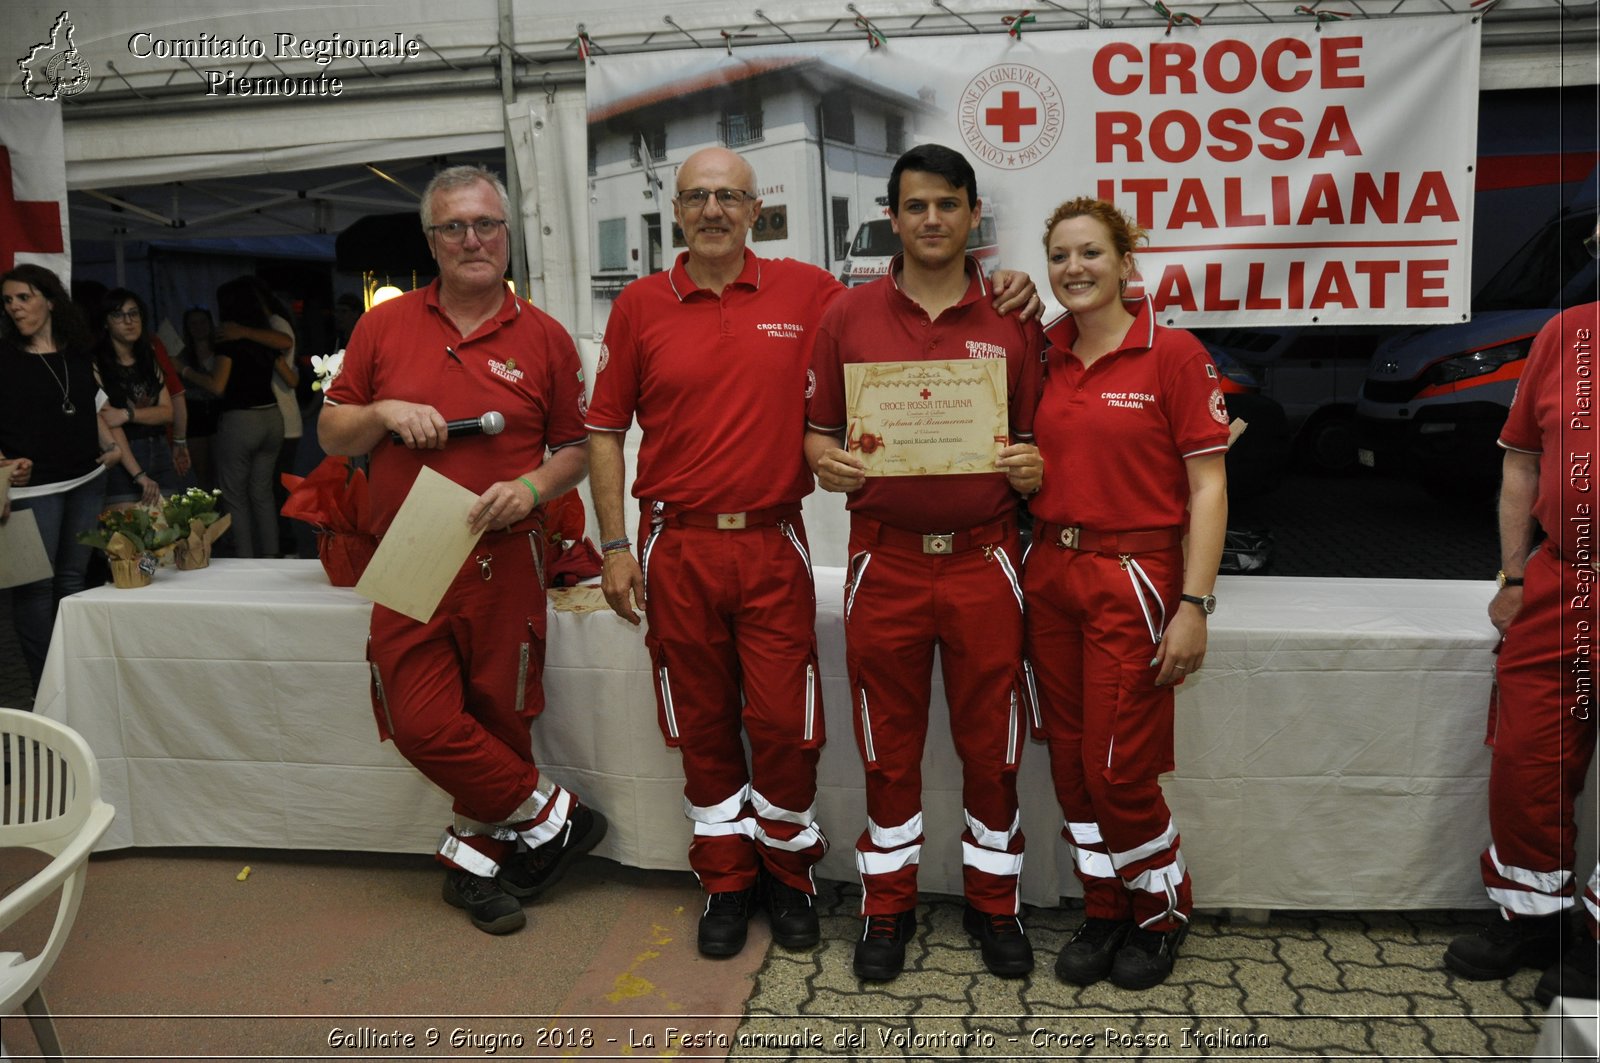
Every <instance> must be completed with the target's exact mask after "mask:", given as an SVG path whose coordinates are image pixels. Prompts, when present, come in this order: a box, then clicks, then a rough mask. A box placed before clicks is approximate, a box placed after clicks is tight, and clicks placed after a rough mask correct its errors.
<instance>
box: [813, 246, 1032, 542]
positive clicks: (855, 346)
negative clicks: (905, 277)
mask: <svg viewBox="0 0 1600 1063" xmlns="http://www.w3.org/2000/svg"><path fill="white" fill-rule="evenodd" d="M901 260H902V256H898V255H897V256H896V257H895V259H894V261H893V262H892V263H890V266H889V273H888V275H887V276H884V277H882V278H880V279H878V280H876V281H873V282H872V283H870V284H866V285H863V286H862V287H859V288H853V289H851V290H849V291H847V292H846V293H845V294H843V295H841V296H840V297H839V298H838V300H837V301H835V303H834V304H833V305H832V306H831V307H829V308H828V312H827V313H826V314H824V315H823V316H822V325H821V328H820V329H819V331H818V333H817V342H816V347H815V349H814V351H813V353H812V358H811V368H812V372H813V373H814V374H815V375H816V381H817V383H816V391H815V393H814V394H813V395H812V397H811V401H810V403H809V404H808V406H807V409H806V422H807V424H808V425H810V427H812V428H813V429H815V430H817V431H819V432H828V433H830V434H833V435H837V436H842V435H843V434H844V431H845V427H846V422H847V420H848V417H847V415H846V412H845V400H844V366H845V365H848V364H851V363H857V362H915V361H921V362H931V361H948V360H951V359H956V358H1003V359H1005V363H1006V390H1007V411H1008V413H1009V415H1010V420H1011V437H1012V439H1013V440H1014V441H1016V442H1022V443H1029V442H1032V441H1033V411H1034V407H1035V405H1036V404H1037V402H1038V394H1039V391H1038V388H1039V359H1038V353H1039V351H1040V349H1041V348H1042V347H1043V346H1044V336H1043V334H1042V332H1041V331H1040V329H1039V326H1038V324H1037V323H1036V322H1029V323H1027V324H1024V323H1022V322H1019V321H1018V320H1017V315H1015V314H1010V315H1007V316H1006V317H1001V316H1000V315H999V314H998V313H996V312H995V309H994V306H993V305H992V301H993V298H994V295H993V293H992V292H991V291H990V290H989V286H988V284H987V283H985V281H984V278H983V271H982V270H981V269H980V268H979V267H978V264H977V263H976V262H975V261H974V260H973V259H972V258H970V257H969V258H968V259H967V291H966V294H965V295H963V296H962V297H961V301H960V302H958V303H957V304H956V305H955V306H952V307H950V308H948V309H946V310H945V311H944V312H943V313H941V314H940V315H939V317H938V319H937V320H930V319H929V318H928V313H927V311H925V310H924V309H922V307H921V306H919V305H918V304H917V303H916V301H915V300H913V299H912V298H911V297H910V296H908V295H906V293H905V292H903V291H901V290H900V283H899V277H900V265H901ZM1046 471H1047V472H1048V466H1046ZM1015 505H1016V498H1015V496H1014V495H1013V494H1012V491H1011V485H1010V484H1009V483H1007V482H1006V476H1005V473H1003V472H999V471H996V472H994V473H992V474H990V473H970V474H963V475H954V476H869V477H868V478H867V482H866V484H865V485H863V486H862V487H861V488H860V489H859V490H856V491H852V492H850V493H849V494H848V495H846V496H845V506H846V508H848V509H851V510H854V511H856V512H858V513H862V514H864V515H866V516H869V517H872V518H874V519H875V520H880V521H883V522H884V523H885V524H891V525H894V526H895V527H898V528H906V529H908V530H911V531H918V532H947V531H961V530H963V529H966V528H971V527H974V526H976V525H979V524H984V523H987V522H988V521H991V520H995V519H996V518H998V517H1001V516H1004V515H1006V514H1008V513H1010V512H1012V510H1013V508H1014V507H1015Z"/></svg>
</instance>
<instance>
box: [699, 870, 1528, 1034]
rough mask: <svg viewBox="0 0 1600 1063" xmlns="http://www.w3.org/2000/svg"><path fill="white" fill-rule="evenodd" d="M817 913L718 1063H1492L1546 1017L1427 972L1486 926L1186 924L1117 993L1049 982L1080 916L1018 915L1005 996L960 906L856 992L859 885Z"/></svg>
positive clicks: (826, 898)
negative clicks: (1024, 972)
mask: <svg viewBox="0 0 1600 1063" xmlns="http://www.w3.org/2000/svg"><path fill="white" fill-rule="evenodd" d="M821 899H822V902H823V944H822V946H821V947H820V948H819V949H817V950H816V951H814V952H810V953H788V952H785V951H784V950H782V949H779V948H776V947H774V948H773V949H772V950H771V951H770V952H769V954H768V956H767V960H766V963H765V964H764V965H763V966H762V968H761V970H760V971H759V972H758V974H757V976H756V985H755V991H754V992H753V993H752V994H751V997H750V1002H749V1005H748V1007H747V1010H746V1014H745V1020H744V1022H743V1024H742V1025H741V1026H740V1028H739V1035H740V1036H739V1038H738V1040H737V1043H736V1045H735V1048H734V1050H733V1051H732V1052H731V1054H730V1056H729V1058H731V1059H758V1058H759V1059H774V1058H776V1059H811V1058H830V1059H841V1060H875V1059H900V1058H904V1059H929V1058H960V1059H994V1060H1002V1059H1064V1058H1093V1057H1102V1058H1103V1057H1116V1056H1135V1055H1141V1054H1148V1055H1153V1056H1161V1055H1174V1056H1185V1057H1193V1056H1199V1055H1205V1056H1218V1057H1231V1058H1236V1059H1250V1058H1259V1059H1266V1058H1275V1059H1285V1058H1288V1059H1299V1058H1307V1057H1321V1058H1328V1057H1347V1058H1348V1057H1359V1058H1370V1057H1383V1058H1390V1059H1394V1058H1413V1059H1417V1058H1422V1059H1435V1058H1446V1057H1449V1058H1456V1059H1482V1058H1504V1057H1508V1056H1510V1057H1516V1056H1526V1055H1528V1054H1529V1053H1530V1052H1531V1051H1532V1049H1533V1046H1534V1042H1535V1040H1536V1038H1537V1036H1538V1030H1539V1024H1540V1022H1541V1020H1542V1018H1543V1014H1544V1009H1543V1008H1541V1007H1539V1006H1538V1005H1537V1004H1535V1003H1534V1002H1533V999H1532V994H1533V986H1534V983H1535V982H1536V981H1537V977H1538V976H1537V972H1534V971H1531V970H1530V971H1523V972H1522V973H1521V974H1519V975H1517V976H1516V977H1514V978H1512V979H1510V980H1509V981H1508V982H1469V981H1466V980H1464V979H1459V978H1456V977H1455V976H1454V975H1451V974H1449V973H1447V972H1445V971H1444V970H1443V969H1442V968H1441V967H1440V965H1439V957H1440V955H1441V954H1442V952H1443V950H1444V947H1445V945H1446V944H1447V943H1448V942H1449V940H1450V939H1451V938H1452V937H1453V936H1455V935H1456V934H1458V933H1461V932H1463V931H1465V930H1468V929H1470V928H1471V927H1473V926H1474V925H1477V924H1480V923H1482V922H1483V921H1484V920H1486V919H1488V918H1490V917H1491V915H1490V913H1488V912H1471V913H1465V912H1382V913H1372V914H1353V913H1273V914H1272V916H1271V917H1270V919H1269V920H1268V921H1267V922H1266V923H1265V924H1263V925H1253V924H1251V923H1249V922H1243V923H1241V922H1231V921H1229V920H1228V919H1227V918H1226V917H1223V916H1220V915H1205V914H1201V915H1197V916H1196V918H1195V921H1194V925H1193V928H1192V930H1191V932H1190V934H1189V937H1188V940H1187V941H1186V942H1185V944H1184V946H1183V949H1182V951H1181V953H1180V956H1179V962H1178V966H1177V968H1176V969H1175V971H1174V973H1173V976H1172V978H1171V979H1169V981H1168V983H1167V984H1165V985H1162V986H1160V987H1158V988H1156V989H1154V990H1151V991H1148V992H1144V993H1127V992H1124V991H1122V990H1119V989H1117V988H1115V987H1114V986H1112V985H1110V984H1109V983H1102V984H1100V985H1095V986H1090V987H1088V988H1079V987H1076V986H1069V985H1065V984H1063V983H1061V982H1059V981H1057V980H1056V978H1055V976H1054V973H1053V970H1052V968H1053V965H1054V962H1055V956H1056V954H1057V953H1058V952H1059V951H1060V948H1061V946H1062V945H1063V944H1064V943H1065V942H1066V940H1067V938H1068V937H1069V936H1070V935H1071V932H1072V930H1073V929H1074V928H1076V926H1077V925H1078V923H1079V922H1080V920H1081V917H1082V913H1081V910H1066V909H1061V908H1057V909H1052V910H1040V909H1032V908H1030V909H1028V910H1027V913H1026V919H1027V924H1028V927H1029V936H1030V937H1031V938H1032V940H1033V943H1034V949H1035V952H1036V957H1037V968H1036V970H1035V971H1034V973H1033V974H1032V975H1031V976H1030V977H1028V978H1025V979H1019V980H1009V981H1008V980H1002V979H998V978H994V977H992V976H990V975H989V974H987V973H986V972H985V971H984V970H983V964H982V960H981V958H980V957H979V954H978V951H977V947H976V945H975V944H973V943H972V942H971V941H970V939H969V938H968V937H967V935H966V934H965V932H964V931H963V930H962V927H961V912H962V904H961V901H960V900H959V899H956V898H949V897H929V896H926V895H925V896H924V897H923V903H922V904H921V905H920V906H919V908H918V913H917V914H918V920H919V927H918V931H917V935H916V938H915V940H914V942H913V943H912V945H911V947H910V948H909V949H908V950H907V971H906V973H905V974H903V975H901V976H900V978H898V979H896V980H895V981H893V982H890V983H886V984H879V985H868V984H863V983H861V982H858V981H857V979H856V978H855V976H854V974H853V973H852V972H851V969H850V961H851V956H852V950H853V947H854V937H855V935H856V934H857V933H858V928H859V926H860V921H859V918H858V916H857V915H856V912H857V906H858V904H859V901H860V889H859V886H857V885H854V884H842V883H831V882H830V883H824V889H823V893H822V898H821ZM1185 1038H1187V1041H1186V1040H1185ZM818 1039H820V1041H821V1044H820V1045H818ZM1091 1039H1092V1043H1091ZM1141 1039H1142V1044H1141ZM785 1053H787V1054H785Z"/></svg>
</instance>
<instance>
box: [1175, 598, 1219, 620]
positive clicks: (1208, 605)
mask: <svg viewBox="0 0 1600 1063" xmlns="http://www.w3.org/2000/svg"><path fill="white" fill-rule="evenodd" d="M1178 599H1179V600H1180V601H1185V602H1193V603H1194V604H1195V605H1198V606H1199V607H1200V611H1201V612H1202V613H1204V614H1206V615H1207V616H1210V615H1211V614H1212V613H1214V612H1216V611H1217V596H1216V595H1215V594H1207V595H1203V596H1202V595H1198V594H1180V595H1178Z"/></svg>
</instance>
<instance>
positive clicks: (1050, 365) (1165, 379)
mask: <svg viewBox="0 0 1600 1063" xmlns="http://www.w3.org/2000/svg"><path fill="white" fill-rule="evenodd" d="M1045 337H1046V338H1047V339H1048V340H1049V341H1050V347H1049V349H1048V350H1046V352H1045V379H1044V388H1043V392H1044V394H1043V398H1041V399H1040V402H1039V410H1038V413H1037V414H1036V415H1035V416H1034V422H1033V423H1034V431H1035V433H1036V435H1037V436H1038V441H1039V450H1040V451H1041V452H1042V453H1043V455H1044V470H1045V471H1044V483H1043V486H1042V487H1041V488H1040V490H1039V493H1038V494H1037V495H1035V496H1034V498H1033V500H1032V501H1031V502H1030V503H1029V508H1030V509H1032V511H1033V513H1034V515H1035V516H1036V517H1039V518H1041V519H1043V520H1048V521H1054V522H1055V523H1057V524H1077V525H1082V526H1083V527H1085V528H1093V529H1095V530H1096V531H1106V532H1117V531H1136V530H1139V529H1143V528H1171V527H1177V526H1179V525H1182V524H1183V523H1184V522H1185V515H1186V510H1187V507H1188V503H1189V474H1188V470H1187V469H1186V468H1185V467H1184V462H1185V461H1186V460H1188V459H1189V458H1193V457H1198V456H1199V455H1202V454H1220V453H1225V452H1226V451H1227V449H1228V409H1227V406H1226V405H1224V403H1223V401H1222V389H1221V387H1220V386H1219V381H1218V376H1217V367H1216V366H1215V365H1214V364H1213V363H1212V361H1211V356H1210V355H1208V354H1207V353H1206V350H1205V348H1204V347H1202V346H1201V345H1200V341H1199V340H1197V339H1195V338H1194V337H1193V336H1191V335H1190V334H1189V333H1187V332H1184V331H1183V330H1182V329H1168V328H1162V327H1161V326H1159V325H1157V324H1156V323H1155V314H1154V312H1153V311H1152V310H1151V307H1150V300H1149V299H1148V298H1147V299H1144V300H1143V301H1141V302H1140V303H1139V304H1138V312H1137V314H1136V315H1135V317H1134V320H1133V324H1132V325H1131V326H1129V328H1128V334H1127V336H1125V337H1124V338H1123V340H1122V345H1121V346H1120V347H1118V348H1117V349H1116V350H1114V351H1112V352H1110V353H1109V354H1106V355H1103V356H1101V357H1100V358H1098V359H1096V360H1095V363H1094V365H1092V366H1090V367H1089V368H1088V369H1085V368H1084V367H1083V363H1082V362H1080V361H1079V360H1078V358H1077V356H1076V355H1074V354H1073V353H1072V345H1073V344H1074V343H1076V342H1077V339H1078V323H1077V322H1076V321H1075V320H1073V318H1072V316H1071V315H1070V314H1067V315H1063V316H1062V317H1060V318H1057V319H1056V321H1055V322H1054V323H1052V324H1051V325H1050V327H1048V328H1047V329H1045Z"/></svg>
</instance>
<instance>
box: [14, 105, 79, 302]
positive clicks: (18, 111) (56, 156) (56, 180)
mask: <svg viewBox="0 0 1600 1063" xmlns="http://www.w3.org/2000/svg"><path fill="white" fill-rule="evenodd" d="M70 247H71V242H70V239H69V235H68V230H67V158H66V142H65V139H64V137H63V135H62V130H61V105H60V104H59V103H55V102H46V101H43V100H32V99H25V100H0V272H4V271H6V270H9V269H10V268H11V267H13V266H15V265H17V264H19V263H23V262H31V263H34V264H36V265H40V266H43V267H45V268H46V269H48V270H51V271H53V272H54V273H55V274H56V275H57V276H58V277H60V278H61V282H62V284H64V285H68V286H69V287H70V285H71V284H72V276H71V272H72V257H71V254H70V253H69V249H70Z"/></svg>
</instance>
